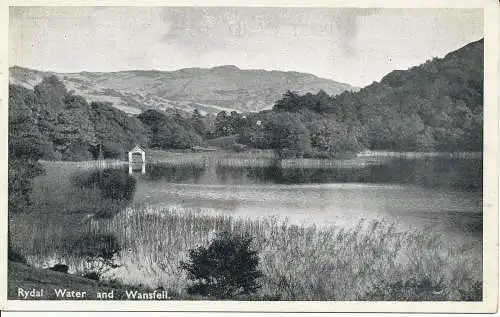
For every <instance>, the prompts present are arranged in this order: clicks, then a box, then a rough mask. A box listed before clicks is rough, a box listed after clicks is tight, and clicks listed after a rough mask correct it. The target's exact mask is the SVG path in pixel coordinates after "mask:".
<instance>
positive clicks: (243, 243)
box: [181, 232, 263, 298]
mask: <svg viewBox="0 0 500 317" xmlns="http://www.w3.org/2000/svg"><path fill="white" fill-rule="evenodd" d="M252 240H253V239H252V238H251V237H248V236H239V235H231V234H230V233H228V232H223V233H221V234H219V235H218V236H217V237H216V238H215V239H214V240H213V241H212V242H211V244H210V245H209V246H208V248H205V247H199V248H197V249H193V250H190V251H189V262H181V268H182V269H184V270H186V271H187V273H188V278H189V279H190V280H192V281H195V282H196V283H195V284H194V285H192V286H190V287H189V288H188V293H189V294H199V295H204V296H214V297H216V298H231V297H235V296H238V295H246V294H251V293H255V292H256V291H257V290H258V289H259V288H260V285H258V284H257V278H259V277H262V276H263V274H262V273H261V272H260V271H259V270H258V269H257V266H258V264H259V257H258V255H257V252H256V251H253V250H251V249H250V245H251V243H252Z"/></svg>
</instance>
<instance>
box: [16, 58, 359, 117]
mask: <svg viewBox="0 0 500 317" xmlns="http://www.w3.org/2000/svg"><path fill="white" fill-rule="evenodd" d="M48 75H56V76H57V77H58V78H59V79H60V80H61V81H62V82H63V83H64V85H65V86H66V87H67V88H68V90H70V91H71V90H74V92H75V94H78V95H81V96H83V97H85V98H86V99H87V100H89V101H108V102H112V103H113V105H114V106H115V107H116V108H118V109H120V110H123V111H125V112H128V113H131V114H138V113H140V112H142V111H144V110H147V109H157V110H164V109H166V108H177V109H181V110H184V111H187V112H192V110H193V109H198V110H200V111H203V112H208V113H217V112H220V111H221V110H226V111H232V110H236V111H238V112H246V111H260V110H263V109H270V108H271V107H272V106H273V105H274V102H275V101H276V100H278V99H279V98H280V97H281V95H282V94H283V93H284V92H285V91H286V90H291V91H296V92H298V93H308V92H311V93H317V92H318V91H319V90H321V89H322V90H324V91H325V92H327V93H328V94H330V95H337V94H339V93H342V92H344V91H346V90H353V91H354V90H357V88H355V87H352V86H350V85H348V84H343V83H338V82H335V81H333V80H329V79H324V78H319V77H316V76H314V75H311V74H305V73H298V72H282V71H265V70H242V69H239V68H238V67H236V66H232V65H229V66H218V67H213V68H209V69H204V68H186V69H180V70H177V71H172V72H166V71H155V70H151V71H146V70H137V71H136V70H131V71H120V72H110V73H91V72H80V73H53V72H42V71H38V70H33V69H28V68H23V67H18V66H14V67H11V68H10V72H9V78H10V83H11V84H18V85H22V86H24V87H26V88H33V87H34V86H35V85H36V84H38V83H39V82H40V81H41V80H42V78H43V77H45V76H48Z"/></svg>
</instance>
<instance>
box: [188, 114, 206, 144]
mask: <svg viewBox="0 0 500 317" xmlns="http://www.w3.org/2000/svg"><path fill="white" fill-rule="evenodd" d="M191 124H192V125H193V128H194V130H195V131H196V132H197V133H198V134H199V135H201V136H202V137H203V138H205V137H206V135H207V126H206V124H205V121H204V120H203V116H202V115H201V113H200V111H198V109H194V110H193V114H192V115H191Z"/></svg>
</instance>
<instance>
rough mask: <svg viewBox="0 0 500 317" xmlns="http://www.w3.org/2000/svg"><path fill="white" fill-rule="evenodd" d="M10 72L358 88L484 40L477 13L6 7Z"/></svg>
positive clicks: (454, 10) (469, 11)
mask: <svg viewBox="0 0 500 317" xmlns="http://www.w3.org/2000/svg"><path fill="white" fill-rule="evenodd" d="M9 20H10V22H9V65H10V66H13V65H18V66H23V67H29V68H34V69H38V70H45V71H49V70H50V71H55V72H79V71H91V72H108V71H119V70H130V69H157V70H177V69H180V68H188V67H203V68H206V67H213V66H218V65H236V66H237V67H239V68H241V69H266V70H282V71H298V72H306V73H311V74H314V75H317V76H319V77H324V78H329V79H333V80H336V81H340V82H344V83H348V84H351V85H354V86H359V87H362V86H366V85H368V84H370V83H372V82H373V81H378V80H380V79H381V78H382V77H383V76H384V75H386V74H387V73H389V72H391V71H392V70H394V69H408V68H409V67H411V66H415V65H418V64H421V63H423V62H425V61H426V60H428V59H431V58H433V57H443V56H444V55H446V54H447V53H449V52H451V51H453V50H456V49H458V48H460V47H462V46H464V45H466V44H467V43H470V42H472V41H476V40H479V39H481V38H482V37H483V12H482V10H481V9H377V8H368V9H362V8H290V7H288V8H258V7H253V8H250V7H246V8H245V7H233V8H231V7H227V8H221V7H206V8H203V7H11V9H10V16H9Z"/></svg>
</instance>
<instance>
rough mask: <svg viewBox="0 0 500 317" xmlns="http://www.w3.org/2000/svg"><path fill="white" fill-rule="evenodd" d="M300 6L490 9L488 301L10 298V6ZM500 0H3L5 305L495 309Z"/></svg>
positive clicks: (1, 298)
mask: <svg viewBox="0 0 500 317" xmlns="http://www.w3.org/2000/svg"><path fill="white" fill-rule="evenodd" d="M9 5H11V6H12V5H26V6H44V5H51V6H57V5H59V6H62V5H64V6H80V5H87V6H88V5H98V6H105V5H108V6H117V5H124V6H191V5H198V6H267V7H271V6H297V7H377V8H380V7H386V8H422V7H429V8H448V7H449V8H484V38H485V46H484V54H485V55H484V56H485V60H484V76H485V80H484V104H485V107H484V118H485V122H484V133H485V141H484V142H485V143H484V200H483V201H484V211H483V223H484V230H483V241H484V244H483V274H484V275H483V276H484V282H483V288H484V289H483V301H482V302H307V301H302V302H254V301H252V302H242V301H167V302H165V301H162V302H154V301H50V300H47V301H20V300H6V293H7V290H6V288H7V287H6V283H4V281H7V259H6V255H7V238H6V237H7V122H8V120H7V118H8V110H7V105H6V103H7V99H8V98H7V96H8V75H7V74H8V48H7V47H8V19H9V15H8V6H9ZM498 14H499V3H498V1H496V0H445V1H436V0H434V1H433V0H421V1H418V2H416V1H391V0H385V1H375V0H357V1H348V0H345V1H344V0H330V1H325V0H308V1H298V0H268V1H265V0H258V1H250V0H245V2H244V1H238V2H236V1H220V0H210V1H209V2H201V1H192V0H190V1H189V0H188V1H186V0H183V1H158V0H156V1H155V0H145V1H140V0H136V1H134V0H119V1H117V0H103V1H95V0H94V1H83V0H73V1H48V0H16V1H14V0H7V1H6V2H5V3H2V4H1V7H0V42H1V43H2V44H3V45H0V83H1V87H0V104H1V108H0V109H1V111H2V113H1V115H0V120H1V124H0V127H1V128H2V133H1V134H0V135H1V137H0V162H1V164H0V179H2V180H3V181H2V182H0V198H1V199H0V201H1V202H2V204H1V205H0V206H1V207H0V213H1V215H2V217H0V229H1V230H0V241H1V245H0V247H1V249H0V251H2V252H1V253H0V254H1V256H0V281H2V282H1V283H0V284H1V285H2V287H1V288H0V308H1V309H2V310H17V311H18V310H21V311H33V310H38V311H55V310H62V311H212V312H216V311H217V312H223V311H225V312H229V311H233V312H234V311H239V312H422V313H426V312H428V313H430V312H433V313H455V312H460V313H465V312H474V313H487V312H490V313H491V312H495V311H497V305H498V203H499V200H498V183H499V174H498V136H499V133H498V131H499V130H498V122H499V120H498V119H499V117H498V101H499V98H498V88H499V85H498V83H499V82H498V74H499V64H498V56H499V50H498V39H499V32H498V30H499V23H498Z"/></svg>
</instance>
